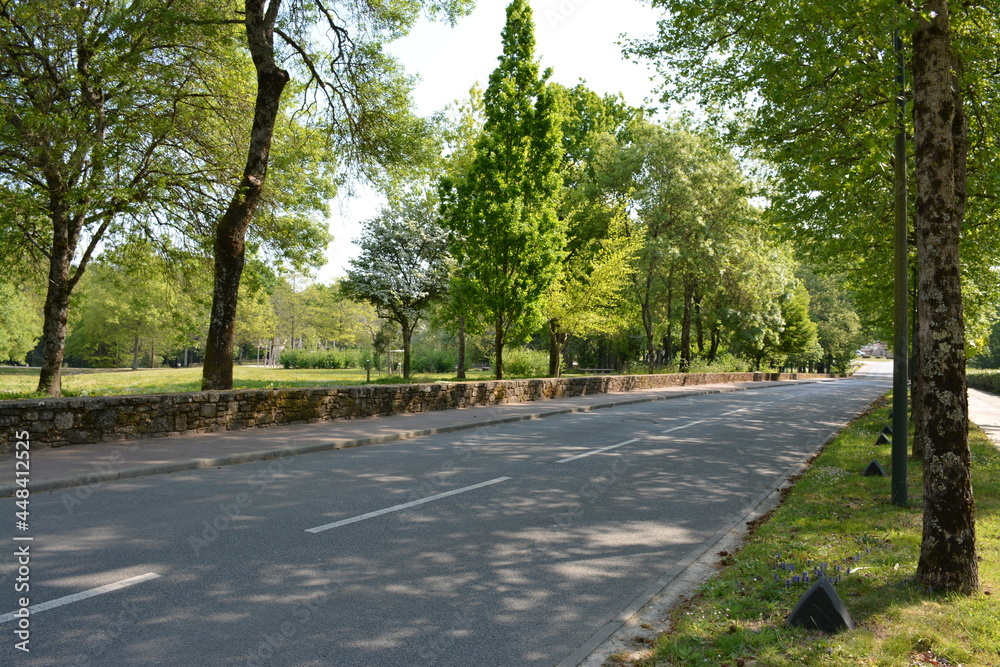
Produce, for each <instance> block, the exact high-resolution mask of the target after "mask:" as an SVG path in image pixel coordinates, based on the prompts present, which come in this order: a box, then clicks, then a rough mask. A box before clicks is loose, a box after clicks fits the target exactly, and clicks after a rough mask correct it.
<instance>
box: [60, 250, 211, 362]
mask: <svg viewBox="0 0 1000 667" xmlns="http://www.w3.org/2000/svg"><path fill="white" fill-rule="evenodd" d="M205 273H206V265H205V263H204V260H203V259H202V258H200V257H197V256H192V255H189V254H186V253H183V252H181V251H179V250H177V249H176V248H171V247H170V246H169V245H167V246H165V247H162V248H155V247H154V246H153V245H152V244H151V243H144V242H140V241H135V242H133V243H132V244H130V245H127V246H122V247H120V248H117V249H111V250H108V251H106V252H105V253H104V254H102V255H101V257H99V258H98V259H97V260H96V261H95V262H94V263H93V265H92V267H91V270H90V271H89V272H88V273H87V274H86V275H85V276H84V280H83V281H82V283H81V287H80V289H79V291H78V294H77V298H76V301H75V302H74V309H73V317H72V320H71V323H72V333H71V334H70V336H69V337H68V338H67V341H66V353H67V355H68V357H69V358H70V359H71V360H73V362H74V364H81V365H88V366H99V367H121V366H132V367H133V368H134V367H137V365H138V364H139V363H140V360H141V362H142V363H145V364H147V365H154V364H155V363H156V362H158V361H160V358H161V357H163V356H165V355H166V354H167V353H169V352H170V351H171V350H173V349H176V348H181V349H183V348H185V347H191V346H194V345H196V343H197V341H198V339H199V338H201V339H203V338H204V328H203V327H204V326H205V321H206V319H207V310H208V301H207V295H208V290H209V288H208V284H207V283H208V281H207V280H206V278H205ZM150 351H151V352H152V353H154V354H155V353H156V352H159V354H156V358H149V357H148V356H147V354H146V353H147V352H150Z"/></svg>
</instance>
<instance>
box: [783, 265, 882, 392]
mask: <svg viewBox="0 0 1000 667" xmlns="http://www.w3.org/2000/svg"><path fill="white" fill-rule="evenodd" d="M796 275H798V276H799V277H800V278H801V279H802V280H803V282H804V283H805V286H806V289H808V290H809V295H810V302H809V312H810V316H811V318H812V320H813V321H814V322H815V323H816V330H817V336H818V338H819V345H820V347H821V348H822V350H823V359H822V366H823V368H824V369H825V370H832V371H833V372H835V373H846V372H847V370H848V368H849V367H850V364H851V361H852V360H853V359H854V357H855V353H856V351H857V349H858V348H859V347H860V346H861V345H862V344H863V343H864V342H865V341H864V334H863V332H862V328H861V319H860V317H858V314H857V312H856V311H855V309H854V305H853V303H852V301H851V299H850V297H849V295H848V294H847V292H846V290H845V289H844V288H843V287H842V286H841V284H842V278H840V277H835V276H830V275H821V274H820V273H819V272H817V271H812V270H810V269H809V268H808V267H800V268H799V270H798V271H797V272H796Z"/></svg>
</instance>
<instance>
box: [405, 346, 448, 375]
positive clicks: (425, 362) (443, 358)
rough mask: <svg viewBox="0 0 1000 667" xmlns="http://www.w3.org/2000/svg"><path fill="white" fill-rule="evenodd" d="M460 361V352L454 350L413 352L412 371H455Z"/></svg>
mask: <svg viewBox="0 0 1000 667" xmlns="http://www.w3.org/2000/svg"><path fill="white" fill-rule="evenodd" d="M457 363H458V353H457V352H455V351H453V350H429V351H420V352H415V353H413V356H412V357H411V359H410V372H411V373H453V372H454V371H455V365H456V364H457Z"/></svg>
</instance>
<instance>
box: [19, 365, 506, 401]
mask: <svg viewBox="0 0 1000 667" xmlns="http://www.w3.org/2000/svg"><path fill="white" fill-rule="evenodd" d="M468 376H469V379H470V380H483V379H489V378H490V377H491V376H490V374H489V373H483V372H479V371H468ZM454 379H455V376H454V375H449V374H444V373H442V374H437V375H420V376H415V377H414V378H413V381H414V382H437V381H444V380H454ZM365 382H366V377H365V371H364V370H357V369H346V370H345V369H338V370H326V369H297V370H292V369H284V368H262V367H257V366H235V367H233V389H268V388H271V387H338V386H349V385H357V384H365ZM402 382H403V378H401V377H399V376H390V377H386V376H384V375H382V376H380V375H379V374H378V373H375V372H373V373H372V383H379V384H388V383H392V384H399V383H402ZM36 386H38V369H37V368H14V367H0V399H15V398H32V397H36V396H38V394H35V393H34V391H35V387H36ZM62 386H63V395H65V396H82V395H88V396H113V395H120V394H161V393H174V392H182V391H198V390H199V389H200V388H201V368H157V369H146V370H137V371H133V370H121V369H113V370H96V369H79V370H77V369H66V370H65V371H64V372H63V379H62Z"/></svg>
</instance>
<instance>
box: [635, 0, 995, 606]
mask: <svg viewBox="0 0 1000 667" xmlns="http://www.w3.org/2000/svg"><path fill="white" fill-rule="evenodd" d="M651 1H652V4H653V5H654V6H657V7H662V8H664V9H665V10H667V11H668V12H669V15H670V19H669V21H667V20H664V21H661V22H660V24H659V34H658V35H657V37H656V38H654V39H653V40H648V41H646V42H643V43H636V44H633V46H632V51H633V52H634V53H637V54H642V55H645V56H649V57H652V58H656V59H657V60H658V61H659V62H660V63H661V65H662V67H661V71H662V72H663V73H664V74H665V75H666V76H667V77H668V79H669V85H671V86H675V88H674V89H673V93H674V94H676V95H677V96H679V97H684V96H691V95H695V96H698V97H700V98H701V99H702V101H704V102H708V103H709V105H710V106H712V107H713V108H714V109H716V110H719V111H721V112H724V113H730V114H731V117H733V118H736V119H737V120H738V123H734V124H732V125H731V129H732V130H733V134H732V137H733V138H734V139H735V140H738V141H740V142H743V143H744V145H746V146H753V147H755V148H760V149H764V150H765V151H766V152H767V153H769V154H770V157H771V160H772V164H774V166H775V169H776V172H777V176H778V177H779V179H778V183H777V186H778V187H777V188H776V190H775V191H774V192H773V193H772V194H773V200H774V204H775V205H774V207H773V208H774V213H775V215H777V216H783V217H784V219H785V220H786V221H788V223H789V225H788V226H789V227H790V228H791V229H792V230H801V234H800V235H799V237H800V238H805V239H809V240H810V241H811V243H810V244H809V245H810V246H811V247H812V248H813V249H815V248H817V247H825V248H826V249H827V250H826V252H827V253H831V252H834V251H835V249H836V250H838V251H839V252H840V253H841V254H842V255H843V256H844V257H850V256H851V255H850V253H852V252H857V253H858V254H859V255H861V256H865V257H873V256H874V254H875V253H877V252H879V251H882V252H883V253H884V252H885V251H886V250H887V249H888V248H889V247H891V246H890V245H889V243H888V239H889V238H890V232H889V229H891V226H890V225H887V224H885V223H886V222H887V221H888V220H890V219H891V215H890V210H891V206H890V202H891V197H890V195H889V193H890V188H891V182H890V178H889V175H890V174H891V173H892V170H891V168H888V163H889V159H890V156H891V154H892V152H891V150H890V145H891V141H892V137H893V135H894V133H895V129H894V128H893V123H894V114H893V105H894V103H895V94H894V91H893V87H892V81H893V74H894V73H893V71H892V67H893V64H892V60H893V59H892V58H889V57H886V56H887V50H888V48H887V46H888V43H889V40H888V36H889V35H890V34H891V33H892V31H893V29H895V28H905V29H907V30H909V31H912V42H911V50H910V59H911V62H912V64H913V70H914V135H915V138H916V142H915V149H916V150H915V152H916V164H915V166H916V169H915V173H916V182H917V188H916V189H917V207H916V208H917V216H916V239H917V243H916V248H917V255H918V257H919V262H918V263H919V267H920V268H919V274H920V276H919V288H918V335H917V342H918V353H917V368H916V371H915V372H916V375H917V382H916V383H915V385H916V387H917V391H916V392H915V393H916V396H915V397H914V413H915V416H916V418H915V422H916V434H915V440H922V441H924V442H925V445H924V446H925V448H927V449H933V450H934V452H935V453H934V454H933V456H934V457H935V458H934V462H933V463H932V464H931V465H925V466H924V474H925V477H924V485H925V500H924V502H925V508H924V510H925V511H924V526H925V534H924V540H923V545H922V549H921V561H920V564H919V565H918V573H917V578H918V580H919V581H920V582H921V583H922V584H924V585H925V586H927V587H928V588H933V589H938V590H953V591H959V592H965V593H968V592H971V591H973V590H975V589H976V588H977V587H978V580H977V575H976V571H977V567H976V562H975V539H974V512H973V504H972V495H971V489H970V487H969V453H968V444H967V441H966V430H967V416H966V406H965V400H966V399H965V385H964V344H965V337H964V334H963V331H962V294H961V272H960V268H959V264H958V250H959V236H960V235H959V231H960V230H961V225H962V220H963V217H964V214H965V204H966V203H967V202H972V201H973V198H976V199H977V204H978V206H977V209H978V211H976V213H975V214H974V219H975V220H977V222H982V223H985V221H987V220H989V219H990V217H992V216H993V215H994V212H995V211H994V209H995V206H996V203H995V197H994V196H992V190H991V187H992V186H994V185H995V184H996V181H997V179H998V178H1000V170H997V169H996V167H995V164H994V162H995V159H994V155H993V154H994V152H995V151H994V150H993V148H992V146H993V144H992V142H991V141H990V140H989V139H985V138H986V137H989V136H991V134H995V127H996V118H995V114H991V113H988V112H987V111H986V110H987V109H988V108H991V107H992V108H995V106H996V102H997V100H996V96H997V91H996V89H995V86H994V85H993V81H994V80H995V72H992V71H990V68H989V67H985V66H984V64H983V62H982V60H984V59H985V60H990V59H991V58H985V57H984V56H985V54H990V56H992V54H994V53H995V43H996V35H997V33H998V32H1000V31H998V27H1000V20H998V17H997V11H996V8H995V7H994V6H993V5H975V4H968V5H966V4H964V3H963V4H961V5H957V4H956V5H955V7H957V8H958V9H957V12H956V14H955V16H951V15H950V14H949V6H948V3H947V1H946V0H927V1H924V2H919V3H916V6H915V7H913V6H910V5H907V4H906V3H896V2H891V1H890V0H882V1H881V2H876V3H874V4H872V5H871V6H866V7H865V14H864V17H863V18H861V17H860V14H858V15H857V16H855V15H852V14H850V13H845V12H844V11H843V7H842V6H841V5H836V6H835V5H833V4H832V3H829V2H804V1H797V2H790V3H780V4H778V3H759V5H758V6H755V7H754V8H753V10H750V9H749V8H748V7H747V4H746V3H745V2H736V1H735V0H723V1H721V2H717V3H713V5H712V7H711V10H710V11H708V12H706V11H704V7H703V4H702V3H694V2H691V1H690V0H651ZM952 19H954V20H955V21H956V22H957V25H958V26H959V27H958V28H957V29H956V31H955V33H954V34H955V35H956V36H957V39H956V41H955V42H954V43H953V42H952V34H953V33H952V32H951V23H950V21H951V20H952ZM962 56H966V57H964V58H963V57H962ZM969 56H972V57H969ZM965 93H969V94H970V97H971V98H973V99H975V100H976V104H974V105H972V107H971V108H972V109H973V110H974V112H975V113H976V114H977V121H978V122H977V123H976V124H975V125H976V126H977V130H976V131H977V132H978V133H979V134H978V138H980V140H979V141H974V142H970V141H969V138H968V135H967V132H968V127H969V126H968V124H967V123H966V121H965V114H964V106H963V94H965ZM734 108H735V110H736V111H737V112H738V113H732V112H733V110H734ZM970 146H976V147H977V149H976V151H975V152H972V153H970ZM966 157H969V158H970V160H969V164H968V165H967V163H966ZM970 166H976V167H978V168H976V169H970V168H969V167H970ZM970 173H974V174H976V177H975V179H974V180H971V181H970V180H968V179H967V175H968V174H970ZM969 183H972V184H974V185H975V186H976V187H975V189H974V190H972V191H969V190H968V188H967V185H968V184H969ZM987 184H988V185H989V186H990V187H987ZM874 202H881V204H874V205H873V203H874ZM982 230H983V228H982V227H979V226H978V225H977V227H974V228H971V229H968V230H967V231H968V232H969V233H968V234H966V237H967V238H966V241H967V243H972V244H974V243H975V242H974V241H971V242H970V240H969V237H970V236H975V237H978V236H980V234H982V233H983V231H982ZM791 233H794V232H791ZM791 233H790V234H791ZM991 245H992V247H993V249H994V252H995V251H996V250H997V246H996V244H991ZM807 249H808V246H807ZM828 256H830V255H828ZM981 256H982V255H980V257H981ZM883 264H887V263H885V262H883ZM996 264H997V262H996V261H995V259H994V261H993V262H992V264H991V265H992V266H996ZM988 265H989V264H988ZM873 282H874V283H875V284H876V285H878V284H881V285H884V284H886V283H887V282H888V280H881V281H879V280H875V281H873ZM983 319H985V318H983ZM925 344H926V345H928V346H929V348H930V349H929V350H926V351H925V350H922V349H919V348H921V347H923V346H924V345H925ZM898 353H901V352H900V351H897V354H898ZM921 387H922V389H920V388H921ZM921 411H923V412H924V414H922V415H921V414H920V413H921ZM932 441H933V442H932ZM946 514H948V515H949V516H948V517H946V516H945V515H946Z"/></svg>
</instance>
